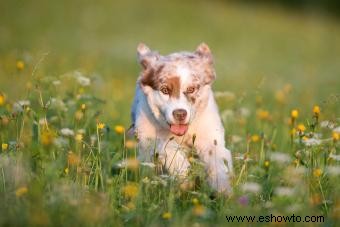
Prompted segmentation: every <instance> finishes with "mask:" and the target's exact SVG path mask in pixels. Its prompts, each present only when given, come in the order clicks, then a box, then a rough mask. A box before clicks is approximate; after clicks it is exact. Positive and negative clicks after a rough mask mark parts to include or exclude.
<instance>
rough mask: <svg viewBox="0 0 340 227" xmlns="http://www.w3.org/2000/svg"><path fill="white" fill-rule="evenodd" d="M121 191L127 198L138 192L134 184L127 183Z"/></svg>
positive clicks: (131, 197) (134, 195)
mask: <svg viewBox="0 0 340 227" xmlns="http://www.w3.org/2000/svg"><path fill="white" fill-rule="evenodd" d="M122 193H123V195H124V197H125V198H127V199H133V198H135V197H136V196H137V194H138V187H137V185H136V184H133V183H128V184H127V185H125V186H124V187H123V188H122Z"/></svg>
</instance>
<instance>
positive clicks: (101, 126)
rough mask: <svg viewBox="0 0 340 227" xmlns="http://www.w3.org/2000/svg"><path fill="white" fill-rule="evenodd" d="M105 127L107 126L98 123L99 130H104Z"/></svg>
mask: <svg viewBox="0 0 340 227" xmlns="http://www.w3.org/2000/svg"><path fill="white" fill-rule="evenodd" d="M104 127H105V124H104V123H98V124H97V128H98V129H103V128H104Z"/></svg>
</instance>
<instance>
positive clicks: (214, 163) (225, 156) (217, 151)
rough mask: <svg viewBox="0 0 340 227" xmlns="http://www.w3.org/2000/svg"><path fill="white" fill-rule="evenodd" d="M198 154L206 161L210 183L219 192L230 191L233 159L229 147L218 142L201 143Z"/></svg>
mask: <svg viewBox="0 0 340 227" xmlns="http://www.w3.org/2000/svg"><path fill="white" fill-rule="evenodd" d="M197 148H198V155H199V157H200V159H201V160H202V161H203V162H204V163H205V165H206V170H207V174H208V183H209V185H210V186H211V187H212V188H214V189H215V190H216V191H218V192H222V193H226V194H228V193H230V192H231V186H230V180H231V179H230V175H231V174H232V159H231V154H230V151H229V150H228V149H226V148H225V147H223V146H219V145H216V144H211V145H207V144H201V145H200V146H198V147H197Z"/></svg>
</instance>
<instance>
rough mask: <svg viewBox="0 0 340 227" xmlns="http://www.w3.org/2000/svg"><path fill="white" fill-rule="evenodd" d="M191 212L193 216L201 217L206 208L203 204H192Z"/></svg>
mask: <svg viewBox="0 0 340 227" xmlns="http://www.w3.org/2000/svg"><path fill="white" fill-rule="evenodd" d="M192 212H193V214H194V215H195V216H199V217H202V216H204V214H205V212H206V209H205V207H204V206H203V205H201V204H197V205H195V206H194V208H193V210H192Z"/></svg>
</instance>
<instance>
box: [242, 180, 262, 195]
mask: <svg viewBox="0 0 340 227" xmlns="http://www.w3.org/2000/svg"><path fill="white" fill-rule="evenodd" d="M242 190H243V191H245V192H252V193H257V192H259V191H260V190H261V185H259V184H258V183H255V182H246V183H245V184H244V185H242Z"/></svg>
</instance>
